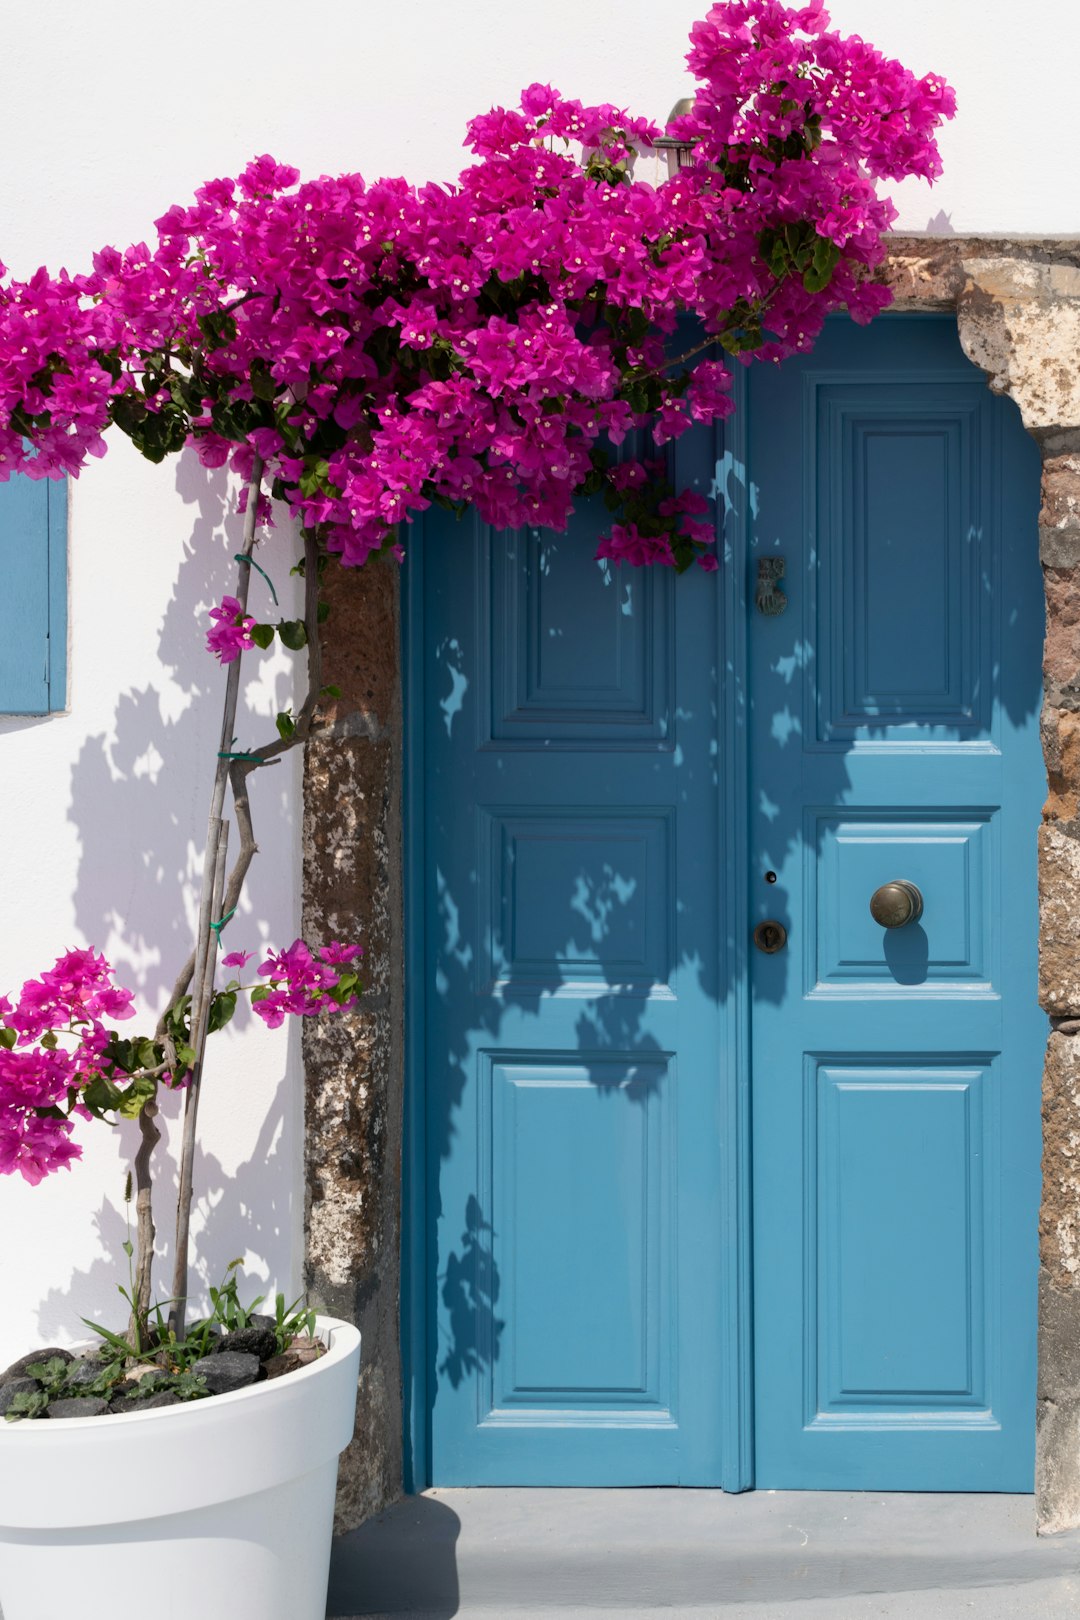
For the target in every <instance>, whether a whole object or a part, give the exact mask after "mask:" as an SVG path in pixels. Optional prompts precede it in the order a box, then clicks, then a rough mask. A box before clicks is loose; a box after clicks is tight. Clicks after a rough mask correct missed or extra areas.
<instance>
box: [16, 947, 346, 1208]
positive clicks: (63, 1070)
mask: <svg viewBox="0 0 1080 1620" xmlns="http://www.w3.org/2000/svg"><path fill="white" fill-rule="evenodd" d="M249 954H250V953H248V952H232V953H230V954H229V955H228V956H226V957H225V958H224V965H225V966H226V967H234V966H242V965H243V962H245V961H247V960H248V959H249ZM361 955H362V951H361V949H360V947H359V946H358V945H343V944H339V943H336V942H335V943H332V944H330V945H326V946H324V947H323V948H322V951H321V952H320V954H319V956H318V957H316V956H314V955H313V954H312V952H311V951H310V950H309V948H308V946H307V945H305V944H304V942H303V940H296V941H295V942H294V943H293V944H292V945H290V946H289V948H288V950H285V951H270V952H268V953H267V955H266V958H265V960H264V961H263V963H262V965H261V967H260V968H259V974H260V975H261V976H262V977H264V978H265V979H267V980H268V983H267V984H263V985H257V986H249V987H248V989H249V993H250V995H251V1001H252V1005H253V1008H254V1011H255V1012H256V1013H258V1015H259V1016H260V1017H261V1018H262V1019H263V1020H264V1021H265V1022H266V1023H267V1024H268V1025H269V1026H270V1028H271V1029H276V1028H277V1027H278V1025H279V1024H281V1023H282V1022H283V1020H284V1018H285V1016H286V1015H287V1014H296V1015H297V1016H301V1017H307V1016H309V1015H311V1014H313V1013H317V1012H324V1011H329V1012H333V1011H338V1010H340V1009H342V1008H344V1007H351V1006H353V1005H354V1004H355V1002H356V999H357V990H358V981H357V975H356V972H355V971H354V970H353V968H352V966H351V964H352V963H353V962H354V961H356V960H357V959H358V958H359V957H360V956H361ZM241 989H242V987H241V986H240V985H238V984H236V983H235V982H233V983H231V984H230V985H229V986H228V987H227V989H226V990H225V991H224V992H222V993H219V998H218V999H219V1001H220V1003H221V1008H222V1013H221V1016H220V1018H219V1020H218V1021H217V1022H218V1024H219V1025H220V1024H223V1023H224V1022H226V1021H227V1018H228V1017H229V1016H231V1013H232V1010H233V1008H234V1007H235V1001H236V992H238V991H240V990H241ZM132 999H133V997H132V992H131V991H130V990H125V989H123V988H122V987H121V986H119V985H117V983H116V982H115V979H114V977H113V970H112V968H111V967H110V966H109V964H108V962H107V961H106V960H105V958H104V957H103V956H101V955H99V954H98V953H97V952H95V951H92V950H75V951H67V952H66V953H65V954H64V955H63V956H61V957H59V958H58V960H57V962H56V964H55V966H54V967H52V968H51V969H50V970H49V971H48V972H47V973H43V974H42V975H41V977H40V978H38V979H30V980H28V981H27V983H26V984H24V985H23V987H22V991H21V993H20V995H19V997H18V1000H17V1001H16V1002H15V1003H14V1004H13V1003H12V1002H11V1001H10V1000H9V999H8V998H7V997H4V996H0V1174H2V1175H10V1174H12V1173H13V1172H15V1171H18V1172H19V1174H20V1175H22V1176H23V1178H24V1179H25V1180H26V1181H28V1182H30V1183H31V1184H32V1185H36V1184H37V1183H38V1182H39V1181H41V1180H42V1178H43V1177H44V1176H46V1175H48V1174H50V1172H52V1171H54V1170H60V1169H63V1168H66V1167H68V1166H70V1164H71V1161H72V1160H73V1159H78V1158H80V1157H81V1156H82V1148H81V1147H80V1146H79V1144H78V1143H77V1142H76V1141H74V1140H73V1133H74V1129H75V1121H76V1120H77V1119H91V1118H94V1117H98V1118H100V1117H102V1116H103V1115H107V1114H108V1113H115V1114H118V1115H121V1116H122V1115H124V1114H131V1115H134V1114H137V1112H138V1110H139V1107H141V1105H142V1102H143V1100H144V1099H145V1097H146V1096H147V1095H148V1094H149V1090H150V1089H151V1088H152V1084H153V1080H154V1079H155V1078H157V1074H158V1071H161V1070H164V1069H165V1067H166V1064H165V1058H166V1053H165V1049H164V1046H163V1045H162V1043H161V1042H160V1041H157V1040H139V1039H135V1040H121V1039H120V1038H119V1036H118V1035H117V1032H116V1031H115V1030H114V1029H111V1028H110V1027H109V1025H110V1024H111V1023H112V1022H114V1021H117V1020H124V1019H129V1018H132V1017H134V1009H133V1007H132V1005H131V1003H132ZM164 1078H165V1079H166V1080H167V1081H168V1082H170V1083H172V1084H173V1085H182V1084H183V1083H184V1081H185V1078H186V1072H185V1069H184V1065H183V1062H182V1061H181V1064H180V1066H179V1067H178V1068H177V1069H176V1070H175V1071H174V1072H172V1073H168V1072H166V1073H165V1074H164Z"/></svg>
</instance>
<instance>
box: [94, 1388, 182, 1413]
mask: <svg viewBox="0 0 1080 1620" xmlns="http://www.w3.org/2000/svg"><path fill="white" fill-rule="evenodd" d="M181 1404H182V1402H181V1400H180V1397H179V1395H176V1394H174V1393H173V1391H172V1390H171V1389H161V1390H159V1391H158V1393H157V1394H156V1395H146V1396H144V1397H143V1399H142V1400H139V1399H137V1398H136V1399H135V1400H133V1401H129V1400H125V1399H124V1398H123V1396H119V1397H117V1396H115V1395H114V1396H113V1398H112V1400H111V1401H110V1402H109V1411H110V1413H111V1414H112V1415H113V1417H123V1415H124V1413H125V1412H155V1411H157V1409H158V1407H159V1406H180V1405H181Z"/></svg>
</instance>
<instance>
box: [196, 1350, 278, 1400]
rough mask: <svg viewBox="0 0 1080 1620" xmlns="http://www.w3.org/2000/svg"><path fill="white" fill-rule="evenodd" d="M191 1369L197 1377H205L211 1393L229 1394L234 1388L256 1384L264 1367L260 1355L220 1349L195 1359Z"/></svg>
mask: <svg viewBox="0 0 1080 1620" xmlns="http://www.w3.org/2000/svg"><path fill="white" fill-rule="evenodd" d="M191 1371H192V1372H193V1373H194V1375H195V1377H196V1378H205V1379H206V1387H207V1389H208V1390H209V1391H210V1394H211V1395H228V1394H230V1393H231V1392H232V1391H233V1390H234V1389H244V1388H245V1387H246V1386H247V1385H248V1384H254V1383H255V1381H256V1379H257V1378H258V1377H259V1375H260V1373H261V1371H262V1368H261V1367H260V1366H259V1358H258V1356H253V1355H251V1354H249V1353H248V1352H246V1351H244V1350H219V1351H218V1352H217V1353H216V1354H215V1355H212V1356H201V1357H200V1358H199V1360H198V1361H193V1362H192V1364H191Z"/></svg>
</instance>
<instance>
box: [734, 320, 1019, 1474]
mask: <svg viewBox="0 0 1080 1620" xmlns="http://www.w3.org/2000/svg"><path fill="white" fill-rule="evenodd" d="M793 466H794V467H798V468H800V469H801V471H800V473H799V475H798V476H791V473H790V469H791V468H792V467H793ZM749 471H750V478H751V482H752V485H753V487H754V488H755V490H756V492H757V497H758V498H757V503H756V514H755V521H754V526H753V533H752V536H751V540H752V550H751V556H752V561H756V559H757V558H758V557H760V556H765V555H770V554H773V553H780V554H781V555H783V557H784V559H785V574H784V585H785V588H786V591H787V595H788V603H789V605H788V608H787V610H786V612H785V613H783V615H781V616H777V617H772V618H761V617H758V618H757V619H756V621H755V623H754V626H753V629H752V632H751V644H752V668H751V691H752V716H753V719H752V732H751V765H750V775H751V816H752V842H753V849H752V858H751V879H750V881H751V897H752V901H751V903H752V908H753V911H754V920H755V921H756V920H757V919H758V918H762V917H766V916H769V917H775V918H777V919H778V920H780V921H781V922H783V923H784V925H785V926H786V928H787V930H788V946H787V949H786V950H785V951H783V952H781V953H779V954H777V955H774V956H764V955H761V954H759V953H758V952H754V953H753V958H754V960H753V962H752V983H753V1089H754V1143H755V1150H754V1178H755V1191H754V1209H755V1228H754V1235H755V1322H756V1326H755V1334H756V1346H757V1350H756V1367H755V1377H756V1408H757V1418H756V1452H757V1483H758V1484H759V1485H764V1486H775V1487H802V1488H806V1487H809V1488H813V1487H815V1486H817V1487H828V1486H837V1487H844V1488H859V1487H865V1488H870V1489H882V1490H884V1489H916V1490H917V1489H923V1490H980V1489H983V1490H1016V1491H1026V1490H1030V1489H1031V1488H1032V1474H1033V1452H1034V1322H1035V1274H1036V1273H1035V1265H1036V1231H1037V1215H1038V1156H1039V1135H1038V1126H1039V1102H1038V1099H1039V1083H1040V1071H1041V1051H1042V1044H1043V1039H1044V1036H1045V1020H1044V1019H1043V1017H1042V1015H1041V1014H1040V1012H1039V1010H1038V1007H1037V1003H1036V992H1035V944H1036V914H1035V833H1036V830H1037V827H1038V822H1039V808H1040V803H1041V799H1042V795H1043V791H1044V778H1043V772H1042V764H1041V755H1040V751H1039V739H1038V722H1037V716H1038V702H1039V696H1040V691H1039V645H1040V637H1041V628H1042V591H1041V580H1040V575H1039V569H1038V560H1037V559H1038V548H1037V538H1036V534H1035V529H1034V524H1035V514H1036V512H1037V510H1038V457H1037V453H1036V451H1035V447H1034V445H1033V444H1032V443H1031V442H1030V441H1029V440H1028V439H1027V437H1026V435H1025V434H1024V432H1023V429H1022V427H1021V424H1020V420H1019V416H1018V414H1017V413H1016V411H1015V409H1014V408H1013V407H1012V406H1011V405H1010V404H1008V403H1007V402H1005V401H1002V400H999V399H994V398H993V397H992V396H991V395H990V394H989V392H988V391H987V388H986V385H985V381H984V379H983V378H982V376H981V375H980V374H979V373H978V372H977V371H976V370H975V369H974V367H972V366H971V365H970V364H969V362H968V361H967V360H966V359H965V358H964V356H963V354H962V352H961V350H960V346H959V342H958V339H957V336H956V329H955V323H952V322H950V321H947V320H945V319H940V320H939V319H937V318H905V317H896V318H893V319H891V320H885V321H882V322H880V323H878V324H877V325H876V326H874V327H873V328H871V329H870V330H868V331H860V330H858V329H856V328H854V327H852V326H850V325H848V324H846V323H843V322H834V323H830V326H829V328H828V329H827V331H826V334H825V336H824V337H823V339H822V341H821V343H820V344H819V346H818V348H817V349H816V350H815V352H814V354H813V356H809V357H803V358H800V359H797V360H793V361H791V362H790V363H789V364H788V365H786V366H785V367H783V368H780V369H779V370H776V371H772V370H767V369H766V368H759V370H758V371H757V372H756V373H755V375H754V379H753V382H752V384H751V396H750V428H749ZM769 873H772V874H775V878H774V881H771V882H770V881H768V880H767V877H766V874H769ZM897 878H905V879H908V880H909V881H911V882H914V883H915V884H917V886H918V888H919V889H920V891H921V892H922V895H923V897H924V910H923V914H922V916H921V918H919V919H918V920H917V921H913V922H911V923H909V924H907V926H904V927H898V928H895V929H883V928H882V927H880V926H879V925H878V923H876V922H875V921H874V920H873V918H872V917H871V915H870V911H869V901H870V897H871V895H872V893H873V892H874V890H875V889H876V888H878V886H879V885H883V884H885V883H888V882H889V881H890V880H893V879H897Z"/></svg>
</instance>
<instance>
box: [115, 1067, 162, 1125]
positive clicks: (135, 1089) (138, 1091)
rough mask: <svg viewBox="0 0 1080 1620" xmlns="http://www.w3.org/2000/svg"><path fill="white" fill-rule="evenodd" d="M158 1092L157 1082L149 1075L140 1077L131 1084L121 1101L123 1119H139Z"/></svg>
mask: <svg viewBox="0 0 1080 1620" xmlns="http://www.w3.org/2000/svg"><path fill="white" fill-rule="evenodd" d="M156 1090H157V1085H156V1082H155V1081H153V1080H152V1079H151V1078H150V1076H149V1075H145V1074H142V1075H139V1076H138V1077H137V1078H136V1079H135V1080H133V1081H132V1082H131V1084H130V1086H128V1088H127V1090H126V1091H125V1093H124V1095H123V1098H122V1099H121V1102H120V1106H119V1109H118V1112H119V1114H120V1117H121V1119H138V1117H139V1115H140V1114H141V1113H142V1111H143V1108H144V1107H145V1106H146V1104H147V1103H148V1102H149V1101H150V1099H151V1097H153V1095H154V1093H155V1092H156Z"/></svg>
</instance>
